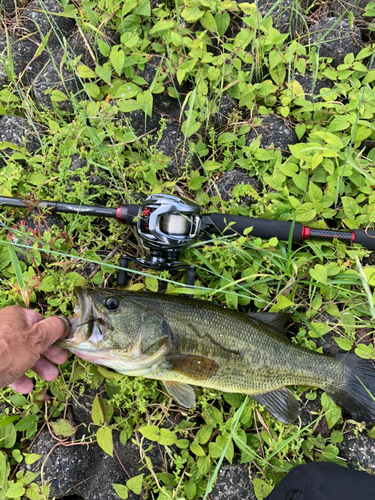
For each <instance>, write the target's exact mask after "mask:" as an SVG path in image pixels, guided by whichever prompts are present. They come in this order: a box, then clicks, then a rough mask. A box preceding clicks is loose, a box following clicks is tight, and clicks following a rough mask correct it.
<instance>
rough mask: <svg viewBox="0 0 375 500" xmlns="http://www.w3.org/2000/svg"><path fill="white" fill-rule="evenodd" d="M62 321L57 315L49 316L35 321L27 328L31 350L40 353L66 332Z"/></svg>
mask: <svg viewBox="0 0 375 500" xmlns="http://www.w3.org/2000/svg"><path fill="white" fill-rule="evenodd" d="M68 333H69V332H68V329H67V328H66V325H65V323H64V321H63V320H62V319H60V318H58V317H57V316H51V317H49V318H47V319H43V320H42V321H39V322H38V323H35V324H34V325H33V326H32V327H31V328H30V330H29V332H28V334H29V340H30V342H31V347H32V349H33V350H35V351H36V352H38V353H39V354H42V353H43V352H45V351H46V350H47V349H48V347H49V346H50V345H51V344H53V343H54V342H56V340H58V339H61V338H64V337H65V336H66V335H67V334H68Z"/></svg>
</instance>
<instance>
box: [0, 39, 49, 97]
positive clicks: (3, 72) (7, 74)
mask: <svg viewBox="0 0 375 500" xmlns="http://www.w3.org/2000/svg"><path fill="white" fill-rule="evenodd" d="M9 44H10V54H9V53H8V44H7V37H6V35H0V54H2V58H1V60H0V89H1V88H2V87H3V86H4V85H7V84H8V83H9V82H10V80H11V79H12V77H11V68H10V66H9V64H8V63H7V61H8V60H11V61H12V62H13V71H14V77H15V78H16V79H18V78H19V77H20V76H21V74H22V75H23V76H22V82H23V83H24V84H25V85H29V84H30V83H31V81H32V80H33V79H34V78H35V76H36V75H37V74H38V73H39V72H40V71H41V70H42V68H43V64H44V63H45V58H43V56H39V57H37V58H36V59H35V60H33V61H32V59H33V57H34V55H35V52H36V51H37V48H38V47H37V45H36V44H35V43H33V42H31V41H30V40H27V39H21V40H15V39H14V38H13V37H11V36H9Z"/></svg>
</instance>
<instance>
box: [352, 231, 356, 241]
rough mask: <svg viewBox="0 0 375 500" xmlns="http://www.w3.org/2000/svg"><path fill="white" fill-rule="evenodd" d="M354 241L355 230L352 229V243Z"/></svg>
mask: <svg viewBox="0 0 375 500" xmlns="http://www.w3.org/2000/svg"><path fill="white" fill-rule="evenodd" d="M354 241H355V232H354V231H352V243H354Z"/></svg>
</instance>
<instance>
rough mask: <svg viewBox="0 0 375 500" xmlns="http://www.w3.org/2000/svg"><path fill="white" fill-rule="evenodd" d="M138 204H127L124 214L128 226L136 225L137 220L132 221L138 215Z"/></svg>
mask: <svg viewBox="0 0 375 500" xmlns="http://www.w3.org/2000/svg"><path fill="white" fill-rule="evenodd" d="M138 212H139V205H128V212H127V214H126V224H128V226H136V225H137V222H135V221H134V219H135V218H136V217H138Z"/></svg>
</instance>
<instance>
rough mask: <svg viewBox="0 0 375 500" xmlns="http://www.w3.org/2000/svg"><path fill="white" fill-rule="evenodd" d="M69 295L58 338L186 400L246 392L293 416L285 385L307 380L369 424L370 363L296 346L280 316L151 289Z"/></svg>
mask: <svg viewBox="0 0 375 500" xmlns="http://www.w3.org/2000/svg"><path fill="white" fill-rule="evenodd" d="M75 295H76V297H77V301H76V307H75V315H74V316H73V318H72V319H71V325H72V328H71V333H70V335H69V337H68V338H67V339H65V340H59V341H58V342H57V344H56V345H58V346H60V347H63V348H66V349H69V350H70V351H72V352H73V353H76V354H77V355H79V356H80V357H81V358H83V359H85V360H87V361H90V362H93V363H97V364H100V365H104V366H107V367H110V368H113V369H115V370H116V371H118V372H120V373H123V374H125V375H133V376H143V377H147V378H151V379H156V380H161V381H162V382H163V384H164V386H165V388H166V390H167V392H168V393H169V394H170V396H172V397H173V398H174V399H175V400H176V401H177V402H178V403H179V404H181V405H183V406H185V407H188V408H192V407H194V406H195V404H196V403H195V394H194V390H193V388H192V387H191V386H192V385H193V386H201V387H208V388H211V389H217V390H220V391H225V392H237V393H243V394H249V395H250V396H252V397H253V398H254V399H255V400H256V401H258V402H259V403H260V404H262V405H263V406H264V407H265V408H266V409H267V411H269V412H270V413H271V414H272V415H273V416H274V417H275V418H277V419H279V420H280V421H282V422H284V423H291V422H293V421H294V420H295V419H296V418H297V417H298V414H299V403H298V401H297V399H296V398H295V396H294V395H293V393H292V392H291V391H290V390H289V389H287V388H286V387H285V386H287V385H304V386H313V387H319V388H321V389H323V390H324V391H326V392H327V393H328V394H329V396H330V397H331V398H332V399H333V400H334V401H335V402H336V403H337V404H338V405H340V406H342V407H343V408H344V409H345V410H347V411H348V412H349V413H350V414H351V415H352V417H353V418H355V419H356V420H358V421H366V422H374V421H375V402H374V400H373V399H372V398H371V395H370V394H369V392H370V393H375V369H374V366H373V363H372V361H371V360H364V359H361V358H359V357H357V356H356V355H355V354H342V355H338V356H326V355H323V354H319V353H316V352H313V351H309V350H307V349H304V348H303V347H300V346H298V345H295V344H292V343H291V342H290V341H289V340H288V339H287V338H286V337H285V335H284V333H283V327H284V324H283V323H284V322H285V321H283V320H284V319H285V315H283V314H281V315H278V314H276V315H275V314H268V313H255V314H244V313H239V312H236V311H232V310H230V309H225V308H223V307H221V306H218V305H215V304H213V303H211V302H205V301H200V300H194V299H188V298H182V297H174V296H169V295H161V294H156V293H148V292H128V291H104V290H91V289H82V288H76V289H75ZM368 391H369V392H368Z"/></svg>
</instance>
